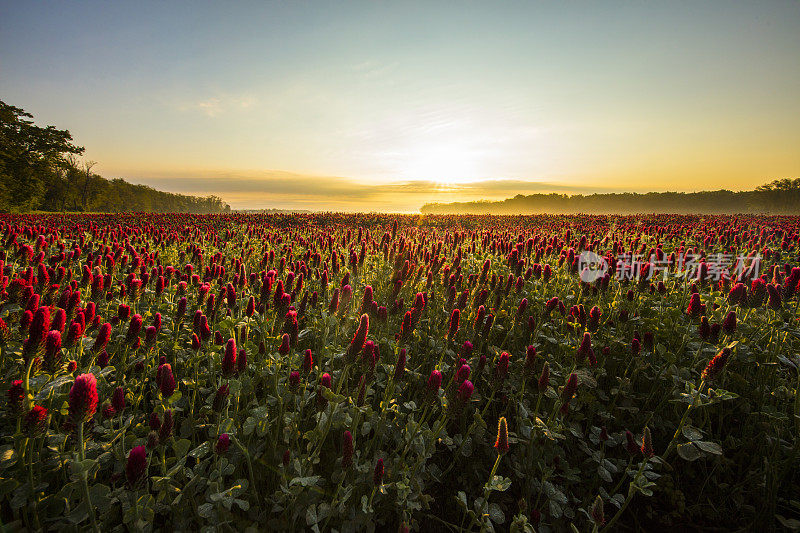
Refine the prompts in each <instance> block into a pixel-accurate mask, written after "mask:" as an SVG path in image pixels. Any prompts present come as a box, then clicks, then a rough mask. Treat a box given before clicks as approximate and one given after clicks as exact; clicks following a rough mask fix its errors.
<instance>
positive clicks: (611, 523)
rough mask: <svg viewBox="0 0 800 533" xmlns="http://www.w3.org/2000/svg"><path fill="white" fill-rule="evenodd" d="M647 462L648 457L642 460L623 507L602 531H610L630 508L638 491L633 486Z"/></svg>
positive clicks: (601, 532) (602, 532)
mask: <svg viewBox="0 0 800 533" xmlns="http://www.w3.org/2000/svg"><path fill="white" fill-rule="evenodd" d="M646 464H647V458H646V457H645V459H644V461H642V464H641V466H639V471H638V472H636V477H634V478H633V481H631V484H630V485H629V486H628V496H627V497H626V498H625V503H623V504H622V507H620V508H619V510H618V511H617V512H616V514H615V515H614V517H613V518H612V519H611V520H609V521H608V523H607V524H606V527H604V528H603V529H601V530H600V533H605V532H606V531H608V530H609V528H610V527H611V526H613V525H614V522H616V521H617V520H618V519H619V517H620V516H622V513H624V512H625V509H627V508H628V504H629V503H631V500H632V499H633V495H634V494H636V491H635V490H634V488H633V487H634V485H636V482H637V481H639V478H640V477H641V475H642V472H643V471H644V467H645V465H646Z"/></svg>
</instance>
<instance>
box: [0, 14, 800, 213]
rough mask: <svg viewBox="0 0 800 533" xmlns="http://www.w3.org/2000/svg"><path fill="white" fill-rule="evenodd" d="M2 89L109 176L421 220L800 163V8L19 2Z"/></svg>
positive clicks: (756, 180) (7, 33)
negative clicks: (434, 211)
mask: <svg viewBox="0 0 800 533" xmlns="http://www.w3.org/2000/svg"><path fill="white" fill-rule="evenodd" d="M0 99H2V100H3V101H5V102H6V103H8V104H11V105H15V106H18V107H22V108H23V109H25V110H26V111H28V112H30V113H32V114H33V115H34V117H35V120H36V122H37V123H38V124H42V125H44V124H52V125H55V126H56V127H58V128H66V129H69V130H70V132H71V133H72V134H73V137H74V139H75V142H76V143H77V144H79V145H81V146H84V147H85V148H86V152H85V158H86V159H87V160H91V161H96V162H97V164H96V166H95V167H94V169H93V170H94V171H95V172H97V173H99V174H101V175H103V176H104V177H107V178H116V177H122V178H124V179H126V180H128V181H132V182H135V183H144V184H148V185H151V186H154V187H156V188H159V189H163V190H168V191H172V192H183V193H189V194H202V195H205V194H216V195H218V196H221V197H222V198H223V200H225V201H226V202H228V203H229V204H230V205H231V206H232V207H233V208H238V209H242V208H248V209H256V208H287V209H312V210H348V211H373V210H384V211H403V212H414V211H416V210H418V209H419V207H420V206H421V205H422V204H423V203H425V202H430V201H439V202H446V201H468V200H475V199H489V200H494V199H502V198H507V197H510V196H514V195H516V194H530V193H534V192H561V193H568V194H569V193H586V192H605V191H651V190H653V191H663V190H678V191H692V190H709V189H721V188H725V189H731V190H744V189H752V188H753V187H755V186H757V185H760V184H763V183H766V182H769V181H771V180H773V179H778V178H787V177H798V176H800V127H798V126H800V2H798V1H796V0H795V1H774V2H769V1H763V2H755V1H753V2H737V1H733V0H724V1H711V0H708V1H703V2H681V1H675V2H663V1H660V2H647V1H637V2H628V1H626V2H614V1H608V2H596V1H591V2H578V1H566V2H472V1H461V2H452V1H450V2H434V1H428V2H412V1H402V2H383V1H370V2H347V1H341V2H322V1H319V2H304V1H296V2H253V3H247V2H224V3H222V2H218V3H213V2H209V3H205V2H194V1H193V2H143V1H142V2H138V1H137V2H80V1H76V2H52V3H51V2H9V1H7V0H0Z"/></svg>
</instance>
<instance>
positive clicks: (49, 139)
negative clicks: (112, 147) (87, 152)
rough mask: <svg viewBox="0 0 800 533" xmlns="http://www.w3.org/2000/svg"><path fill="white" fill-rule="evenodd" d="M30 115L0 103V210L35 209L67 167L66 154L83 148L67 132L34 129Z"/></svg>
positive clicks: (77, 151) (52, 127) (74, 152)
mask: <svg viewBox="0 0 800 533" xmlns="http://www.w3.org/2000/svg"><path fill="white" fill-rule="evenodd" d="M32 118H33V115H31V114H30V113H27V112H25V111H24V110H23V109H21V108H19V107H15V106H12V105H8V104H6V103H5V102H3V101H1V100H0V185H2V191H0V209H3V210H6V211H8V210H23V211H25V210H29V209H36V208H38V207H39V204H40V202H41V200H42V198H43V196H44V195H45V193H46V192H47V191H48V190H49V189H50V188H51V186H52V185H54V184H56V183H57V182H58V181H60V178H61V175H60V173H61V172H64V171H65V170H66V169H67V168H68V167H69V161H68V159H67V158H68V156H69V155H70V154H82V153H83V151H84V149H83V147H81V146H76V145H75V144H73V143H72V135H71V134H70V132H69V131H68V130H59V129H56V128H55V127H54V126H47V127H44V128H43V127H40V126H36V125H35V124H34V123H33V121H32V120H30V119H32Z"/></svg>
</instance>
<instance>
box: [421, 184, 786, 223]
mask: <svg viewBox="0 0 800 533" xmlns="http://www.w3.org/2000/svg"><path fill="white" fill-rule="evenodd" d="M420 211H421V212H422V213H423V214H444V215H457V214H491V215H518V214H525V215H529V214H538V213H557V214H569V213H593V214H634V213H678V214H691V213H707V214H715V215H724V214H732V213H763V214H774V215H795V214H800V178H796V179H782V180H776V181H773V182H771V183H768V184H766V185H762V186H760V187H757V188H756V189H755V190H752V191H740V192H734V191H728V190H719V191H700V192H689V193H683V192H649V193H603V194H589V195H582V194H575V195H572V196H569V195H566V194H556V193H553V194H531V195H527V196H525V195H522V194H518V195H517V196H514V197H513V198H508V199H506V200H502V201H497V202H490V201H478V202H454V203H448V204H440V203H429V204H425V205H423V206H422V208H421V209H420Z"/></svg>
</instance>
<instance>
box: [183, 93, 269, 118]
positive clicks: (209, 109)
mask: <svg viewBox="0 0 800 533" xmlns="http://www.w3.org/2000/svg"><path fill="white" fill-rule="evenodd" d="M257 103H258V100H257V99H256V98H255V97H254V96H249V95H240V96H231V95H223V96H212V97H209V98H206V99H204V100H198V101H194V102H191V103H188V104H186V103H184V104H181V105H180V106H179V108H180V109H181V110H182V111H192V110H194V111H200V112H201V113H203V114H204V115H206V116H209V117H212V118H213V117H216V116H219V115H221V114H223V113H226V112H228V111H233V110H237V109H247V108H249V107H252V106H254V105H256V104H257Z"/></svg>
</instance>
